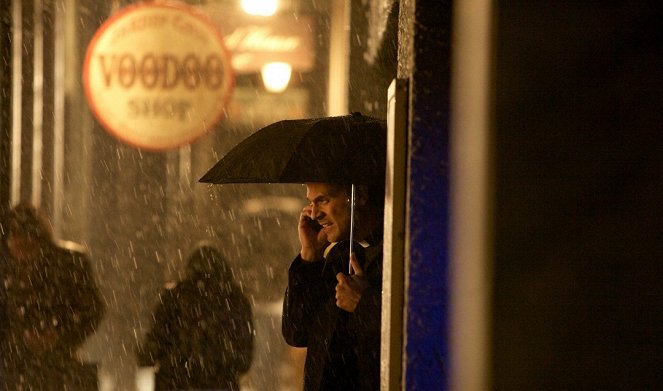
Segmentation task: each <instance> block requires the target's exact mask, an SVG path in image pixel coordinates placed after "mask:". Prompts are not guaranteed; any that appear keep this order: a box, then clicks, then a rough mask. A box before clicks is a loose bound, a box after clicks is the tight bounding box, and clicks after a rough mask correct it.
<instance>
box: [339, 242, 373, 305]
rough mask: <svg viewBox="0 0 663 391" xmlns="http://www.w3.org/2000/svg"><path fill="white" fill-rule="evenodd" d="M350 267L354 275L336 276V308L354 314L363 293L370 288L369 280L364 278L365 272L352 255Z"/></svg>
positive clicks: (340, 274)
mask: <svg viewBox="0 0 663 391" xmlns="http://www.w3.org/2000/svg"><path fill="white" fill-rule="evenodd" d="M350 265H351V267H352V271H353V274H351V275H349V276H348V275H345V274H343V273H338V274H337V275H336V280H337V281H338V284H336V306H337V307H339V308H341V309H344V310H346V311H348V312H354V311H355V309H356V308H357V304H359V300H361V293H362V292H363V291H364V290H365V289H366V288H368V285H369V284H368V280H367V279H366V277H364V271H363V270H362V269H361V267H360V266H359V262H357V258H356V257H355V254H354V253H352V255H350Z"/></svg>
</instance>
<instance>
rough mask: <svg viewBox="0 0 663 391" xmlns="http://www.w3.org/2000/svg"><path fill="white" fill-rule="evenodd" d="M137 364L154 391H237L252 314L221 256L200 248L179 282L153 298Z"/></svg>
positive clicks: (249, 354)
mask: <svg viewBox="0 0 663 391" xmlns="http://www.w3.org/2000/svg"><path fill="white" fill-rule="evenodd" d="M153 319H154V324H153V326H152V330H151V331H150V332H148V334H147V335H146V337H145V341H144V343H143V344H142V346H140V347H139V348H138V352H137V356H138V362H139V364H140V365H142V366H154V367H155V371H156V376H155V390H157V391H159V390H173V389H176V390H187V389H197V390H200V389H215V390H239V389H240V388H239V378H240V376H241V375H242V374H244V373H246V372H247V371H248V370H249V367H250V366H251V360H252V358H253V344H254V332H253V313H252V310H251V306H250V304H249V301H248V300H247V299H246V297H244V295H243V294H242V292H241V289H240V288H239V286H238V285H237V284H236V283H235V282H234V281H233V278H232V273H231V270H230V268H229V267H228V265H227V263H226V262H225V260H224V259H223V257H222V255H221V253H220V252H219V251H218V250H217V249H216V248H215V247H214V246H213V245H211V244H209V243H206V242H202V243H200V244H199V245H198V246H197V248H196V249H195V250H194V251H193V252H192V253H191V255H190V256H189V258H188V260H187V265H186V275H185V278H184V279H183V280H182V281H180V282H179V283H177V284H176V285H175V286H174V287H170V288H168V287H167V288H166V289H164V291H163V292H162V293H161V294H160V295H159V304H158V307H157V308H156V310H155V311H154V314H153Z"/></svg>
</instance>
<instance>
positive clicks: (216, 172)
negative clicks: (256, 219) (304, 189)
mask: <svg viewBox="0 0 663 391" xmlns="http://www.w3.org/2000/svg"><path fill="white" fill-rule="evenodd" d="M385 140H386V124H385V121H382V120H378V119H375V118H371V117H367V116H364V115H362V114H360V113H354V114H351V115H346V116H339V117H323V118H306V119H296V120H284V121H279V122H275V123H273V124H271V125H268V126H266V127H264V128H262V129H260V130H258V131H257V132H255V133H254V134H252V135H251V136H249V137H247V138H246V139H244V140H243V141H242V142H240V143H239V144H238V145H237V146H235V147H234V148H233V149H231V150H230V151H229V152H228V153H227V154H226V155H225V156H224V157H223V158H221V160H219V161H218V162H217V163H216V164H215V165H214V166H213V167H212V168H211V169H210V170H209V171H208V172H207V173H206V174H205V175H203V177H202V178H200V182H204V183H305V182H329V183H342V184H344V183H347V184H351V183H356V184H370V183H376V181H384V166H385V145H386V144H385V143H386V141H385Z"/></svg>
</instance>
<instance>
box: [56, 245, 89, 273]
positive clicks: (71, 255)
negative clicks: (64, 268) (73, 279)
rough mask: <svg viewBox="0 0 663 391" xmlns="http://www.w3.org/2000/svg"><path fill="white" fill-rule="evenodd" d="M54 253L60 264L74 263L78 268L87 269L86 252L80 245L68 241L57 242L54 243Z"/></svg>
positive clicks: (87, 258)
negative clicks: (56, 254)
mask: <svg viewBox="0 0 663 391" xmlns="http://www.w3.org/2000/svg"><path fill="white" fill-rule="evenodd" d="M55 251H56V252H57V253H58V258H59V259H60V261H61V262H66V263H74V264H76V265H77V266H78V267H83V268H87V267H89V266H90V265H89V263H90V260H89V255H88V250H87V248H86V247H85V246H83V245H82V244H79V243H76V242H72V241H68V240H59V241H57V242H56V243H55Z"/></svg>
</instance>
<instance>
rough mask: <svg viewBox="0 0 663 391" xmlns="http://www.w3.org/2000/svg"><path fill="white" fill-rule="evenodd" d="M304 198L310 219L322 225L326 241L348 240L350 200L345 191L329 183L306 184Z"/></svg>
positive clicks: (341, 187)
mask: <svg viewBox="0 0 663 391" xmlns="http://www.w3.org/2000/svg"><path fill="white" fill-rule="evenodd" d="M306 198H307V199H308V200H309V202H310V206H311V215H310V216H309V217H311V219H313V220H315V221H317V222H318V223H319V224H320V225H322V232H324V234H325V235H327V241H329V242H338V241H341V240H347V239H349V238H350V200H349V196H348V193H347V191H346V189H345V188H344V187H343V186H340V185H334V184H329V183H307V184H306Z"/></svg>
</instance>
